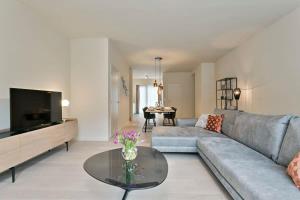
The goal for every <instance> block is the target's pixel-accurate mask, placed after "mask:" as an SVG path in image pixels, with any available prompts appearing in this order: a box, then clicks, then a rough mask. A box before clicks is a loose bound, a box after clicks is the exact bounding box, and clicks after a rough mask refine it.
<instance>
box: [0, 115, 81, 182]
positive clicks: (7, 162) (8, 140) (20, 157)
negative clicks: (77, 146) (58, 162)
mask: <svg viewBox="0 0 300 200" xmlns="http://www.w3.org/2000/svg"><path fill="white" fill-rule="evenodd" d="M77 132H78V123H77V120H76V119H69V120H66V121H65V122H64V123H61V124H57V125H53V126H48V127H45V128H41V129H38V130H34V131H29V132H26V133H22V134H18V135H13V136H10V137H5V138H2V139H0V173H1V172H4V171H6V170H10V171H11V177H12V182H15V180H16V178H15V174H16V167H17V166H18V165H20V164H22V163H24V162H26V161H27V160H30V159H32V158H34V157H36V156H38V155H40V154H42V153H45V152H47V151H50V150H51V149H54V148H55V147H58V146H60V145H63V144H64V145H65V146H66V151H69V142H70V141H71V140H72V139H73V138H74V137H75V135H76V134H77Z"/></svg>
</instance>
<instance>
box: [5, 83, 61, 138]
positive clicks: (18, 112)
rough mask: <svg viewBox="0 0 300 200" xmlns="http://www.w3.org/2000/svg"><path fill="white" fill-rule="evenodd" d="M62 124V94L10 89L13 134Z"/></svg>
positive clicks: (11, 128)
mask: <svg viewBox="0 0 300 200" xmlns="http://www.w3.org/2000/svg"><path fill="white" fill-rule="evenodd" d="M61 122H62V107H61V92H53V91H42V90H29V89H18V88H10V130H11V131H12V132H15V133H22V132H27V131H31V130H36V129H39V128H44V127H47V126H51V125H54V124H58V123H61Z"/></svg>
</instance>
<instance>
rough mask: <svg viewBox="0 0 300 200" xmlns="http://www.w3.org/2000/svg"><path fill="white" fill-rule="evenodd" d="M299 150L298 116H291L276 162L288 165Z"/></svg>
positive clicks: (299, 131) (299, 130)
mask: <svg viewBox="0 0 300 200" xmlns="http://www.w3.org/2000/svg"><path fill="white" fill-rule="evenodd" d="M298 152H300V117H293V118H292V119H291V121H290V124H289V126H288V129H287V131H286V134H285V136H284V139H283V143H282V145H281V149H280V152H279V157H278V161H277V163H279V164H281V165H283V166H288V164H289V163H290V162H291V161H292V159H293V158H294V156H295V155H296V154H297V153H298Z"/></svg>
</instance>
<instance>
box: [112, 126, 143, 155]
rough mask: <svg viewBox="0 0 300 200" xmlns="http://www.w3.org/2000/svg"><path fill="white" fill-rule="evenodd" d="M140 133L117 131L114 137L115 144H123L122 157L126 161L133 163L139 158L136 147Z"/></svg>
mask: <svg viewBox="0 0 300 200" xmlns="http://www.w3.org/2000/svg"><path fill="white" fill-rule="evenodd" d="M139 137H140V133H139V132H137V131H135V130H129V131H126V130H123V131H120V130H116V131H115V135H114V143H115V144H119V143H120V144H122V145H123V148H122V156H123V158H124V160H126V161H131V160H134V159H135V158H136V156H137V148H136V145H137V143H138V142H139V141H140V140H139Z"/></svg>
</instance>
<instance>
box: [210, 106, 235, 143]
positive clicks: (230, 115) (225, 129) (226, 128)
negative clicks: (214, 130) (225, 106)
mask: <svg viewBox="0 0 300 200" xmlns="http://www.w3.org/2000/svg"><path fill="white" fill-rule="evenodd" d="M239 113H240V112H239V111H237V110H222V109H217V108H216V109H215V111H214V114H216V115H224V119H223V122H222V133H224V134H225V135H227V136H229V137H232V128H233V125H234V122H235V119H236V117H237V116H238V115H239Z"/></svg>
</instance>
